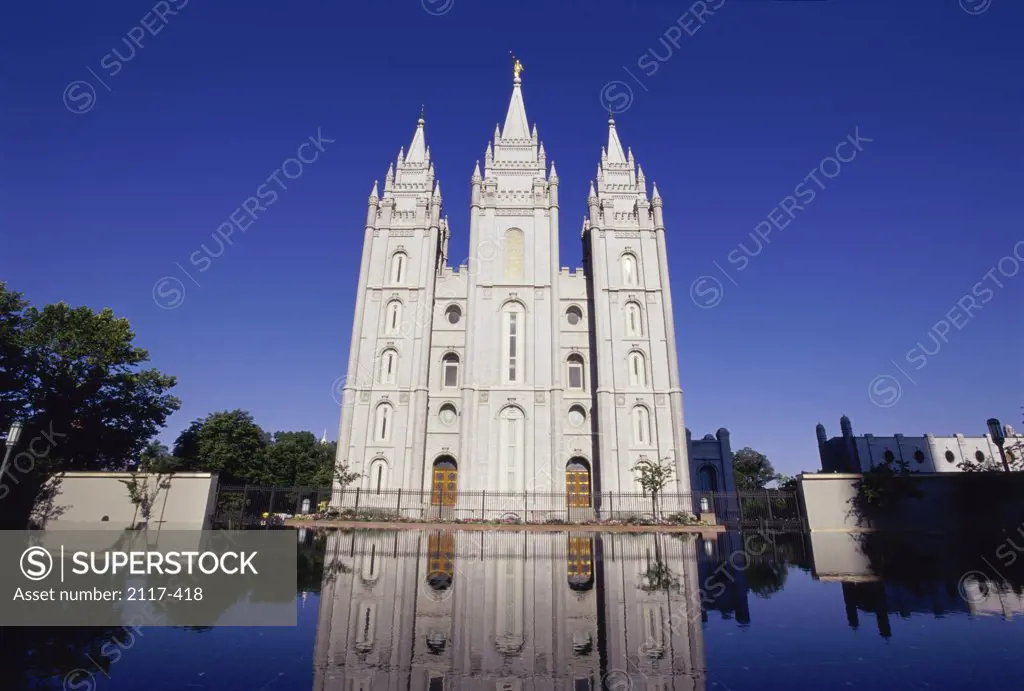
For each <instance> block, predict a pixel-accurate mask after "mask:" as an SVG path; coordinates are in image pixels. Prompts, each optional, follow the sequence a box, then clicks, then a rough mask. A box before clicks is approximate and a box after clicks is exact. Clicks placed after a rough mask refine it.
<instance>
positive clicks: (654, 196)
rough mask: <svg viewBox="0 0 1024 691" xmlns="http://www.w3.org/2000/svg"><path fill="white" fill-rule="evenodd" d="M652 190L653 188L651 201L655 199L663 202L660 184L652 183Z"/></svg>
mask: <svg viewBox="0 0 1024 691" xmlns="http://www.w3.org/2000/svg"><path fill="white" fill-rule="evenodd" d="M651 188H652V191H651V199H652V200H653V199H657V200H659V201H660V200H661V195H660V194H658V183H656V182H652V183H651Z"/></svg>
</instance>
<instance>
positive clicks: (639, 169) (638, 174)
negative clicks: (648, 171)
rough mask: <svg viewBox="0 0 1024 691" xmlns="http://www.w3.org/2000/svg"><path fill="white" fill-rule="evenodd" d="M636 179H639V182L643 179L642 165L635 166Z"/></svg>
mask: <svg viewBox="0 0 1024 691" xmlns="http://www.w3.org/2000/svg"><path fill="white" fill-rule="evenodd" d="M636 179H637V180H640V181H641V182H642V181H643V180H645V178H644V167H643V166H637V167H636Z"/></svg>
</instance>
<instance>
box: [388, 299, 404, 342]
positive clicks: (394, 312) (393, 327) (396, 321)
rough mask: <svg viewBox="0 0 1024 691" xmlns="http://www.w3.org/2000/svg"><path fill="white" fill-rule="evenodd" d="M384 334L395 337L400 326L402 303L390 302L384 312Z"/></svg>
mask: <svg viewBox="0 0 1024 691" xmlns="http://www.w3.org/2000/svg"><path fill="white" fill-rule="evenodd" d="M384 319H385V321H384V333H387V334H391V335H395V334H397V333H398V329H399V328H400V327H401V326H402V303H401V302H399V301H398V300H392V301H391V302H389V303H388V306H387V309H385V310H384Z"/></svg>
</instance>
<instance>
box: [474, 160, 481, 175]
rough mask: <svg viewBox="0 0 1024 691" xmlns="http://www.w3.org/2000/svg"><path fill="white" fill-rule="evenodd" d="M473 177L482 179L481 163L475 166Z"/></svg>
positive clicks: (478, 162)
mask: <svg viewBox="0 0 1024 691" xmlns="http://www.w3.org/2000/svg"><path fill="white" fill-rule="evenodd" d="M473 177H475V178H478V177H480V161H477V162H476V165H475V166H473Z"/></svg>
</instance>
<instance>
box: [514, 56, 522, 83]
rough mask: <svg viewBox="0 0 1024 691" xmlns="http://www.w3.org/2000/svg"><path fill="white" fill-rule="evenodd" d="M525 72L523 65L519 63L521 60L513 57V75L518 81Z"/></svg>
mask: <svg viewBox="0 0 1024 691" xmlns="http://www.w3.org/2000/svg"><path fill="white" fill-rule="evenodd" d="M522 71H523V63H521V62H519V58H517V57H516V56H515V55H513V56H512V74H513V76H515V78H516V79H519V74H520V73H521V72H522Z"/></svg>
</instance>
